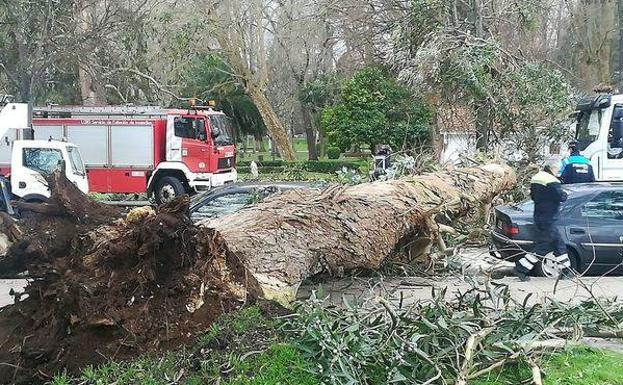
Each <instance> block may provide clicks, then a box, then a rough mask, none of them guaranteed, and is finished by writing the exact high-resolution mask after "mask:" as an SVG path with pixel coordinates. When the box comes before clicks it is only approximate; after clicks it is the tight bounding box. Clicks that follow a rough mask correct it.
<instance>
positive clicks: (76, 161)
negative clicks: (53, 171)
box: [67, 146, 85, 176]
mask: <svg viewBox="0 0 623 385" xmlns="http://www.w3.org/2000/svg"><path fill="white" fill-rule="evenodd" d="M67 153H68V154H69V161H70V162H71V170H72V171H73V173H74V174H76V175H81V176H84V175H85V170H84V163H83V162H82V157H81V156H80V151H78V147H75V146H67Z"/></svg>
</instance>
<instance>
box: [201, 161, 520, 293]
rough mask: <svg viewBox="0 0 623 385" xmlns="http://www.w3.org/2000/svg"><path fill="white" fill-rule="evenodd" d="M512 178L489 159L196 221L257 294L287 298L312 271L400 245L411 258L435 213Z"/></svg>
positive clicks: (420, 252) (489, 193) (482, 202)
mask: <svg viewBox="0 0 623 385" xmlns="http://www.w3.org/2000/svg"><path fill="white" fill-rule="evenodd" d="M514 183H515V175H514V172H513V171H512V169H510V168H509V167H507V166H499V165H489V166H484V167H481V168H470V169H457V170H454V171H451V172H436V173H429V174H424V175H420V176H414V177H408V178H403V179H400V180H392V181H387V182H377V183H365V184H361V185H357V186H350V187H343V186H334V187H330V188H328V189H326V190H325V191H322V192H317V191H314V190H311V191H291V192H289V193H286V194H282V195H280V196H275V197H273V198H269V199H268V200H266V201H264V202H263V203H261V204H259V205H256V206H253V207H250V208H247V209H245V210H241V211H239V212H238V213H235V214H233V215H229V216H226V217H223V218H220V219H216V220H214V221H208V222H205V223H202V224H201V226H206V227H210V228H214V229H216V230H217V232H218V233H219V235H220V236H221V237H222V238H223V240H224V241H225V244H226V245H227V247H228V250H229V252H231V253H233V255H234V256H235V258H236V259H238V260H240V261H242V263H243V264H244V266H245V268H246V269H247V271H248V273H249V276H250V277H252V278H253V282H256V283H257V287H259V290H258V291H259V293H260V295H261V296H262V297H264V298H266V299H270V300H275V301H278V302H280V303H282V304H287V303H290V302H291V301H293V300H294V299H295V295H296V292H297V289H298V287H299V285H300V284H301V283H302V282H303V280H304V279H306V278H307V277H310V276H313V275H315V274H318V273H321V272H329V273H333V272H341V271H348V270H352V269H361V268H364V269H378V268H379V266H380V265H381V263H382V262H383V261H384V260H385V259H386V258H388V257H390V256H391V255H392V254H393V253H394V252H395V251H396V249H397V247H400V246H401V245H407V244H408V245H410V246H409V248H408V249H409V255H410V257H411V258H413V259H415V258H417V257H418V256H426V255H427V254H428V252H429V251H430V248H431V246H432V245H433V243H434V242H437V239H438V226H437V224H436V222H435V217H436V214H438V213H439V214H440V215H439V217H440V218H445V217H446V216H447V217H449V218H452V219H456V218H458V217H461V216H464V215H466V214H468V213H470V212H471V211H472V210H479V209H481V208H482V207H483V206H488V205H489V204H490V203H491V201H492V199H493V198H494V197H495V196H497V195H498V194H499V193H501V192H503V191H505V190H507V189H509V188H511V187H512V185H513V184H514ZM206 230H207V229H206ZM200 232H201V230H200ZM254 286H255V285H254ZM255 289H257V288H255Z"/></svg>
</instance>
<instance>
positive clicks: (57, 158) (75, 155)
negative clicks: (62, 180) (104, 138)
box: [0, 103, 89, 210]
mask: <svg viewBox="0 0 623 385" xmlns="http://www.w3.org/2000/svg"><path fill="white" fill-rule="evenodd" d="M28 110H29V108H28V105H27V104H24V103H6V104H5V105H4V107H2V108H1V109H0V175H4V176H6V178H7V180H8V182H9V183H8V185H9V186H10V187H9V186H7V183H5V182H4V181H3V183H2V184H3V185H4V186H3V187H4V191H3V194H2V196H1V197H0V199H2V200H3V201H8V199H9V198H10V197H8V195H12V196H13V197H17V198H20V199H23V200H25V201H27V202H42V201H45V200H46V199H47V198H49V197H50V193H51V192H50V190H49V188H48V185H47V182H46V181H45V179H44V175H46V174H50V173H52V172H53V171H55V170H57V169H60V170H63V169H64V170H65V176H66V177H67V179H69V180H70V181H72V182H73V183H74V184H75V185H76V186H77V187H78V188H79V189H80V190H82V191H83V192H84V193H88V191H89V190H88V189H89V186H88V181H87V174H86V170H85V168H84V163H83V161H82V156H81V155H80V151H79V149H78V147H77V146H76V145H74V144H72V143H67V142H61V141H56V140H28V137H29V132H30V131H31V129H30V123H29V113H28ZM18 137H22V138H25V139H26V140H17V138H18ZM9 190H10V191H9ZM7 192H10V194H6V193H7ZM7 205H8V202H4V204H3V207H4V208H5V210H6V206H7Z"/></svg>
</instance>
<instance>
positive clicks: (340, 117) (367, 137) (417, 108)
mask: <svg viewBox="0 0 623 385" xmlns="http://www.w3.org/2000/svg"><path fill="white" fill-rule="evenodd" d="M341 99H342V101H341V102H340V103H338V104H337V105H336V106H334V107H329V108H326V109H325V110H324V113H323V116H322V126H323V129H324V130H325V131H326V132H327V135H328V137H329V141H330V142H331V143H332V144H335V145H336V146H338V147H340V148H341V149H342V150H343V151H345V150H347V149H349V148H351V147H359V146H360V145H365V146H367V148H369V149H370V151H372V152H374V148H375V146H376V145H379V144H389V145H390V146H391V147H392V148H394V149H408V148H413V147H414V146H416V145H419V144H423V143H427V142H428V140H429V139H430V131H429V128H430V122H431V117H432V111H431V109H430V108H429V107H428V106H427V105H426V104H425V103H424V102H423V101H422V100H420V99H418V98H416V97H414V95H413V94H412V92H411V91H410V90H409V89H407V88H406V87H404V86H401V85H399V84H398V83H397V82H396V81H395V80H394V79H392V78H391V77H390V76H389V75H388V74H387V73H385V72H384V71H383V70H381V69H378V68H369V69H365V70H362V71H360V72H358V73H357V74H355V76H353V78H352V79H350V80H348V81H346V82H345V84H344V89H343V91H342V95H341Z"/></svg>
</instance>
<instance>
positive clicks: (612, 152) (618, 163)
mask: <svg viewBox="0 0 623 385" xmlns="http://www.w3.org/2000/svg"><path fill="white" fill-rule="evenodd" d="M576 113H577V115H576V118H577V122H576V130H575V139H576V140H577V142H578V146H579V150H580V151H581V153H582V155H584V156H585V157H587V158H588V159H590V161H591V163H592V165H593V170H594V172H595V178H596V179H597V180H623V95H610V94H602V95H599V96H597V97H596V98H594V99H585V100H583V101H581V102H580V103H579V104H578V106H577V112H576Z"/></svg>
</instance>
